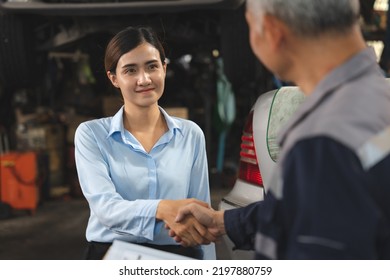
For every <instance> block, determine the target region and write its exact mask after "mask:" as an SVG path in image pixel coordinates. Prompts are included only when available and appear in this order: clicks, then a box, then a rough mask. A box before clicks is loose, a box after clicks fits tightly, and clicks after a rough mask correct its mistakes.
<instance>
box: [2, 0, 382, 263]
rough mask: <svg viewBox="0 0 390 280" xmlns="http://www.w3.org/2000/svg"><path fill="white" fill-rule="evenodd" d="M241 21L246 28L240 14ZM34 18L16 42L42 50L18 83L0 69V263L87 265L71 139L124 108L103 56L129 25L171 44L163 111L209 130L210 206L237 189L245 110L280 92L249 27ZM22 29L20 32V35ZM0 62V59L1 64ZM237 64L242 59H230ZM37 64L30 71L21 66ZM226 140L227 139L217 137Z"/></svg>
mask: <svg viewBox="0 0 390 280" xmlns="http://www.w3.org/2000/svg"><path fill="white" fill-rule="evenodd" d="M379 2H380V1H379ZM385 2H387V1H385ZM238 16H239V17H240V22H241V24H243V23H244V22H245V21H244V17H243V10H241V12H240V14H239V15H238ZM376 16H378V18H376V19H375V20H376V23H377V26H379V27H380V28H379V29H375V30H366V31H365V35H366V36H367V41H369V43H370V44H372V45H373V46H374V47H375V48H376V49H377V52H378V53H380V52H381V51H382V49H383V42H382V41H383V38H384V29H385V28H386V26H384V22H386V19H385V13H384V11H381V10H379V11H378V12H377V13H376ZM31 18H32V21H33V22H36V21H38V22H39V24H37V25H36V26H35V27H34V28H35V29H34V30H33V34H34V36H26V34H25V33H23V34H19V36H21V37H20V38H19V39H18V40H23V44H24V45H25V46H26V47H27V48H36V49H37V50H38V51H37V52H36V53H35V54H34V55H33V57H28V59H27V58H26V57H23V56H20V58H19V59H18V61H19V60H26V61H24V62H23V61H19V62H20V64H18V63H17V64H15V65H13V66H7V67H13V68H14V70H13V71H12V77H11V74H10V73H7V74H4V73H6V72H7V71H8V69H6V67H5V65H3V66H0V72H2V73H3V74H2V79H0V136H1V142H0V156H1V166H0V177H1V180H0V202H2V203H1V204H0V240H2V242H1V243H2V245H1V246H0V259H3V260H6V259H31V260H33V259H81V258H82V256H83V250H84V247H85V246H84V244H85V237H84V231H85V227H86V224H87V220H88V215H89V209H88V205H87V203H86V201H85V200H84V198H83V195H82V192H81V189H80V186H79V183H78V178H77V172H76V167H75V162H74V143H73V139H74V133H75V129H76V128H77V126H78V125H79V124H80V123H81V122H83V121H86V120H89V119H94V118H101V117H107V116H112V115H113V114H115V112H116V111H117V110H118V109H119V108H120V106H121V105H122V101H121V99H120V94H119V93H118V92H116V91H115V90H114V89H113V88H112V87H111V86H110V84H109V81H108V79H107V78H106V76H105V73H104V69H103V55H104V48H105V45H106V43H107V41H108V39H109V38H110V37H111V35H112V34H113V33H114V32H116V31H117V30H118V29H120V28H123V27H124V26H127V25H131V24H139V23H145V25H150V26H153V27H155V28H156V29H157V30H158V32H159V33H160V34H161V36H162V37H164V38H165V40H164V41H165V43H166V48H167V54H168V55H167V56H168V58H169V64H168V72H167V79H166V89H165V93H164V95H163V97H162V99H161V100H160V102H159V104H160V106H162V107H163V108H164V109H167V111H168V112H170V113H171V114H172V115H176V116H179V117H183V118H188V119H190V120H193V121H194V122H196V123H197V124H198V125H199V126H200V127H201V128H202V130H203V131H204V133H205V137H206V142H207V152H208V160H209V170H210V173H209V174H210V188H211V193H212V205H213V207H214V208H216V207H217V206H218V202H219V200H220V199H221V198H222V197H223V195H224V194H226V193H227V192H228V191H229V190H230V189H231V188H232V186H233V185H234V181H235V178H236V172H237V168H238V166H237V164H238V159H239V151H240V140H241V131H242V125H243V124H244V121H245V118H246V115H247V113H248V112H249V110H250V108H251V106H252V105H253V103H254V101H255V100H256V98H257V97H258V95H259V94H261V93H264V92H266V91H268V90H271V89H273V88H275V87H277V86H278V85H279V84H278V83H277V82H278V81H275V78H274V77H273V76H272V75H271V74H270V73H269V72H268V71H267V70H266V69H265V68H264V67H263V66H262V65H260V63H258V62H256V59H255V58H254V56H253V54H252V53H251V52H250V47H249V44H248V34H247V30H245V28H244V27H238V26H237V25H236V23H237V22H236V21H233V20H232V14H229V12H225V14H224V15H220V14H217V13H216V12H215V11H211V12H210V11H207V12H204V11H202V12H199V11H191V12H183V13H181V15H180V16H178V15H177V14H164V15H157V14H153V15H148V16H146V15H137V17H136V20H134V19H133V20H129V19H127V18H124V17H117V22H118V23H119V24H117V25H115V26H111V24H110V23H111V21H107V22H103V25H104V26H105V27H106V28H103V30H102V31H101V32H100V31H97V30H95V29H94V30H93V32H89V27H90V26H95V25H91V21H100V18H99V17H88V22H86V21H84V20H83V21H77V24H74V22H72V20H71V19H69V18H67V19H66V20H64V19H62V18H56V17H48V19H49V20H48V21H47V22H45V23H44V24H41V22H40V19H37V18H36V17H31ZM184 18H185V19H186V20H184ZM14 20H17V19H16V18H14ZM220 20H221V21H222V22H225V23H226V21H228V23H226V25H224V26H229V28H228V29H224V28H223V27H221V25H220V22H221V21H220ZM230 20H232V22H229V21H230ZM60 21H61V24H58V22H60ZM15 23H16V24H22V23H20V22H18V21H15ZM54 23H55V24H54ZM50 24H51V25H50ZM100 24H102V23H100ZM0 26H3V27H0V28H2V29H1V33H2V37H3V39H4V38H5V37H6V34H7V32H14V30H12V28H9V29H6V27H5V25H4V22H0ZM60 27H63V28H64V29H65V30H66V32H65V33H66V34H67V36H63V34H64V33H62V32H58V31H56V34H57V35H58V36H54V37H51V42H49V41H48V40H47V38H48V37H47V33H50V32H54V29H58V28H60ZM24 28H25V27H23V28H21V29H18V30H19V31H20V32H22V30H23V32H24ZM243 28H244V29H243ZM87 31H88V32H87ZM234 32H235V33H237V34H240V39H239V41H237V42H236V43H235V44H234V45H230V43H229V42H231V41H232V40H227V38H228V37H229V36H231V35H232V34H233V33H234ZM61 34H62V36H60V35H61ZM75 34H76V35H75ZM30 35H32V34H30ZM74 38H76V39H74ZM235 38H237V37H235ZM53 39H56V40H53ZM28 40H31V41H28ZM49 43H50V44H49ZM243 48H245V50H243ZM0 51H4V48H3V47H2V48H0ZM16 51H18V50H16ZM243 52H244V53H245V58H243V57H242V53H243ZM30 55H31V54H30ZM4 56H5V54H4V53H3V54H0V58H2V59H4ZM232 57H236V60H235V61H230V60H232ZM31 59H32V60H34V63H33V64H25V62H26V63H27V60H28V61H30V60H31ZM220 61H222V62H223V63H224V67H223V70H224V75H226V76H227V78H228V79H229V81H230V83H231V86H232V88H231V90H232V93H233V94H234V97H235V98H234V102H235V108H236V111H235V117H234V121H233V122H231V123H226V121H225V120H223V119H221V117H220V116H218V110H217V106H218V103H220V102H223V100H220V99H219V98H218V94H217V83H218V82H219V81H220V79H221V77H220V76H218V71H217V70H218V67H219V64H218V63H220ZM28 63H30V62H28ZM31 65H34V67H32V66H31ZM226 65H227V66H226ZM26 68H27V69H26ZM18 72H27V74H23V75H24V76H23V77H29V79H28V80H26V81H22V80H20V79H19V77H18ZM222 134H224V135H226V138H223V139H221V135H222ZM221 147H222V150H223V151H224V152H222V155H221V152H220V150H221ZM221 157H222V165H221ZM217 250H219V251H218V252H217V256H218V258H219V259H224V256H223V255H224V254H223V248H218V246H217Z"/></svg>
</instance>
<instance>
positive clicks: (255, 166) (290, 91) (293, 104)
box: [219, 87, 304, 260]
mask: <svg viewBox="0 0 390 280" xmlns="http://www.w3.org/2000/svg"><path fill="white" fill-rule="evenodd" d="M303 100H304V94H303V93H302V92H301V91H300V90H299V88H298V87H282V88H280V89H278V90H272V91H269V92H267V93H264V94H262V95H260V97H259V98H258V99H257V101H256V103H255V105H254V106H253V107H252V109H251V111H250V112H249V115H248V117H247V120H246V123H245V125H244V129H243V133H242V137H241V151H240V165H239V174H238V178H237V180H236V182H235V184H234V187H233V189H232V190H231V191H230V192H229V193H228V194H227V195H226V196H225V197H224V198H223V199H222V200H221V202H220V205H219V208H220V209H224V210H228V209H233V208H237V207H243V206H246V205H248V204H250V203H252V202H256V201H259V200H262V199H263V197H264V190H265V189H267V186H268V184H269V181H270V177H271V174H272V169H273V168H274V166H275V163H276V160H277V156H278V151H279V147H278V145H277V142H276V138H277V134H278V132H279V130H280V129H281V127H283V125H284V124H285V123H286V121H287V120H288V119H289V118H290V116H291V115H292V114H293V113H294V112H295V111H296V109H297V108H298V107H299V105H300V104H301V103H302V102H303ZM219 246H224V247H226V248H223V251H224V252H227V253H228V254H229V256H228V257H227V259H239V260H242V259H253V251H244V250H233V243H232V242H231V241H230V239H229V238H228V237H227V236H225V237H224V239H223V242H222V244H219Z"/></svg>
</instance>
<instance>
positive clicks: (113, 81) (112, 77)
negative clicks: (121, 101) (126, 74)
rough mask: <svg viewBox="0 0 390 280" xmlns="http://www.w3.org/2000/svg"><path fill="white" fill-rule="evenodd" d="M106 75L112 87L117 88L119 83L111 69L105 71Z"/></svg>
mask: <svg viewBox="0 0 390 280" xmlns="http://www.w3.org/2000/svg"><path fill="white" fill-rule="evenodd" d="M107 77H108V79H109V80H110V81H111V83H112V85H113V86H114V87H116V88H119V85H118V83H117V81H116V75H115V74H114V73H112V72H111V71H107Z"/></svg>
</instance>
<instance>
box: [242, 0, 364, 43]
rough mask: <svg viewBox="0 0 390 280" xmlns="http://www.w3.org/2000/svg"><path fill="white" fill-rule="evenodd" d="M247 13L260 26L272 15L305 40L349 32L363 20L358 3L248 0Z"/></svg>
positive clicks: (323, 0) (306, 0) (353, 0)
mask: <svg viewBox="0 0 390 280" xmlns="http://www.w3.org/2000/svg"><path fill="white" fill-rule="evenodd" d="M247 9H248V10H250V11H251V12H252V13H253V14H254V15H255V16H256V17H258V19H259V24H260V25H261V19H262V18H263V15H264V14H270V15H273V16H275V17H277V18H279V19H280V20H282V21H283V22H284V23H286V24H287V25H288V26H289V27H290V28H291V29H292V30H293V32H294V33H295V34H297V35H300V36H304V37H314V36H318V35H320V34H323V33H328V32H335V33H343V32H346V31H348V30H349V29H350V28H351V27H352V26H353V25H354V24H355V23H356V22H357V21H358V19H359V16H360V10H359V9H360V7H359V0H247ZM260 28H261V26H260Z"/></svg>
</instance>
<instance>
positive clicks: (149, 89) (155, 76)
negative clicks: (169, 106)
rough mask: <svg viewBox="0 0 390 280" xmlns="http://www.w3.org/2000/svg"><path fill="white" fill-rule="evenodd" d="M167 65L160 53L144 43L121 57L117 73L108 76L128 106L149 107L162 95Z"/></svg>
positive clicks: (108, 73)
mask: <svg viewBox="0 0 390 280" xmlns="http://www.w3.org/2000/svg"><path fill="white" fill-rule="evenodd" d="M165 74H166V64H162V63H161V59H160V53H159V52H158V50H157V49H156V48H155V47H154V46H153V45H151V44H149V43H142V44H141V45H139V46H138V47H136V48H135V49H133V50H131V51H129V52H128V53H125V54H124V55H122V56H121V58H120V59H119V61H118V64H117V67H116V73H115V74H113V73H111V72H110V71H108V72H107V75H108V77H109V79H110V80H111V82H112V84H113V85H114V86H115V87H117V88H119V89H120V91H121V93H122V96H123V100H124V102H125V106H132V105H135V106H137V107H149V106H151V105H154V104H157V101H158V100H159V99H160V97H161V96H162V94H163V91H164V84H165Z"/></svg>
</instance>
